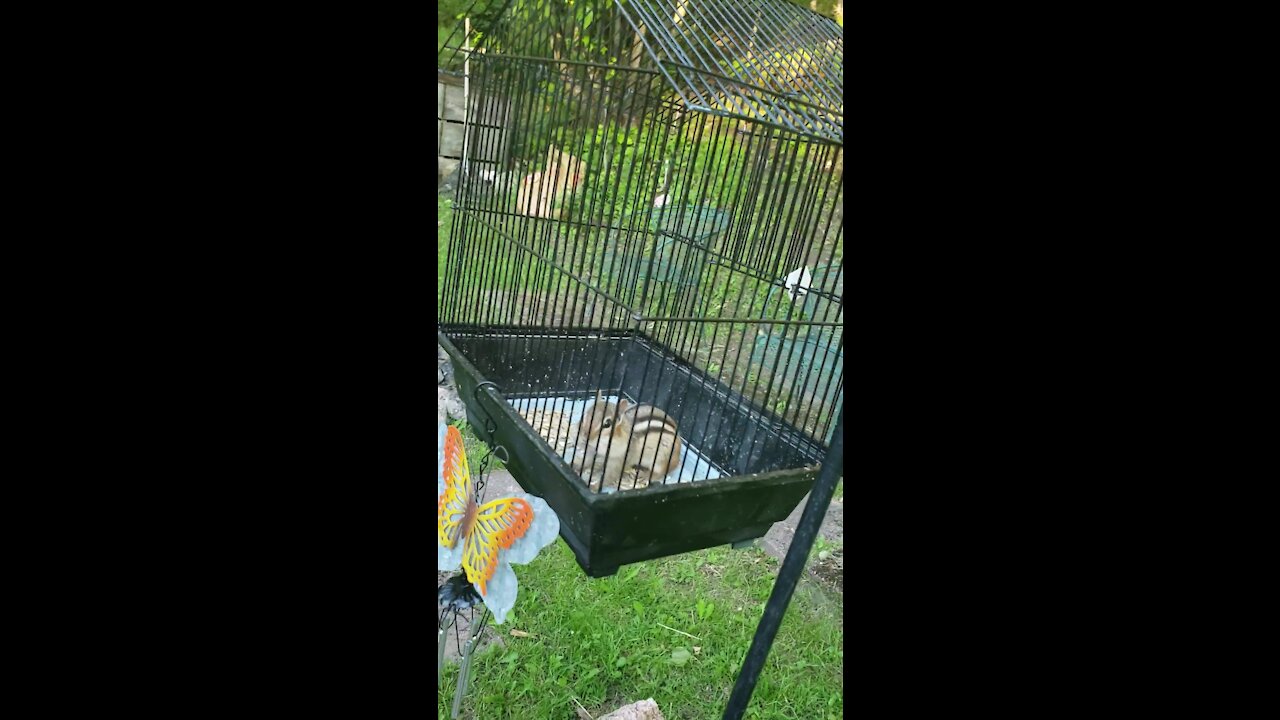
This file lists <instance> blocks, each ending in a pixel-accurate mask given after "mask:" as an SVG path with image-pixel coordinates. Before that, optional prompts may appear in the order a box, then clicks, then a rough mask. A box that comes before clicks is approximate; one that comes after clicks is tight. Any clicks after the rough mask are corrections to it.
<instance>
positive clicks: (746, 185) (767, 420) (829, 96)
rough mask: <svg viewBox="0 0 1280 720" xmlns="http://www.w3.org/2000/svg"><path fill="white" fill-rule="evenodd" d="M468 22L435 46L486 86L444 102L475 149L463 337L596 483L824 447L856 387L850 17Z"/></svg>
mask: <svg viewBox="0 0 1280 720" xmlns="http://www.w3.org/2000/svg"><path fill="white" fill-rule="evenodd" d="M470 17H471V28H472V31H471V33H470V34H469V35H468V34H466V33H463V32H458V33H456V34H455V36H454V37H451V38H450V40H449V41H448V42H446V43H445V46H444V49H443V50H442V51H441V53H440V55H439V58H438V64H439V69H440V76H441V78H450V80H449V83H450V92H453V91H456V89H457V81H456V79H454V78H464V79H465V86H466V87H465V88H464V92H466V94H467V98H466V113H465V118H463V119H461V120H459V119H458V118H456V117H446V115H447V113H446V112H444V111H441V113H440V117H439V118H438V120H439V121H440V123H441V127H442V128H443V127H444V126H445V125H446V124H449V125H451V126H459V127H460V130H461V132H460V137H461V144H462V146H463V147H462V152H461V153H460V154H458V155H456V156H455V157H457V158H459V159H461V160H462V162H461V164H460V165H459V167H458V172H457V186H456V191H455V197H454V205H453V213H454V216H453V224H452V229H451V232H450V234H449V236H448V239H447V249H446V248H442V250H444V252H445V263H444V271H443V272H442V274H441V280H440V285H439V287H438V300H439V308H440V310H439V317H438V324H439V327H440V331H441V333H442V334H444V335H445V336H446V337H448V338H449V339H450V340H451V341H452V342H453V344H454V345H455V346H456V347H457V348H458V349H459V350H460V351H461V352H462V353H463V354H465V355H467V356H468V359H469V361H470V362H471V363H473V364H474V365H475V366H476V367H477V368H478V369H479V370H480V372H481V373H483V374H484V375H485V377H488V378H489V379H490V380H492V381H493V382H495V383H496V385H497V386H498V387H500V388H501V391H502V396H503V398H505V399H506V400H507V401H508V402H510V404H511V405H512V407H513V408H515V409H516V410H517V411H518V412H519V413H520V416H521V417H523V418H524V420H525V421H526V422H528V423H529V425H530V427H531V429H532V430H533V431H534V432H536V433H538V435H539V436H540V437H541V438H542V439H543V440H544V441H545V442H546V443H547V445H548V446H549V447H550V448H552V449H554V451H555V452H556V453H557V454H559V455H560V456H562V457H563V458H564V459H565V460H566V462H568V463H570V464H571V466H572V467H573V468H574V470H575V471H577V472H579V474H580V476H581V478H585V480H582V479H579V481H580V482H584V483H586V484H587V485H588V487H589V488H590V489H591V490H593V491H597V492H603V493H613V492H624V491H628V490H634V489H640V488H643V487H645V486H647V485H650V484H662V485H669V484H673V483H675V484H680V483H692V482H697V481H699V480H705V479H709V478H716V477H727V476H744V475H748V476H749V475H760V474H762V473H768V472H775V471H782V470H789V469H795V468H801V467H809V468H811V467H812V466H813V465H815V464H816V463H817V462H819V460H820V459H821V457H822V451H823V449H824V447H825V445H826V444H827V442H828V441H829V439H830V433H831V431H832V429H833V424H834V421H835V416H836V412H837V409H838V407H839V406H840V404H841V403H843V390H844V364H843V359H844V333H843V329H844V242H843V228H844V223H843V207H842V204H843V197H842V195H843V188H844V170H843V111H844V100H843V86H844V71H843V54H844V50H843V46H844V40H843V30H842V29H841V28H840V27H838V26H837V25H836V24H835V23H834V22H832V21H831V20H829V19H827V18H824V17H822V16H820V15H817V14H816V13H813V12H811V11H809V10H806V9H804V8H800V7H797V6H795V5H792V4H790V3H787V2H785V0H693V1H679V0H625V1H622V0H618V1H616V2H604V1H600V0H570V1H569V2H566V1H565V0H507V1H505V2H494V3H492V4H489V3H477V4H476V6H474V7H473V8H472V11H471V13H470ZM441 105H444V103H443V101H442V102H441ZM446 121H447V122H446ZM444 146H445V141H444V139H443V130H442V134H441V135H440V136H438V146H437V149H438V155H441V156H442V157H443V156H444V155H445V147H444ZM441 242H442V243H443V242H445V241H443V240H442V241H441ZM597 393H598V397H599V399H600V401H601V402H602V403H603V402H606V401H609V402H612V403H614V406H613V407H612V408H610V411H609V412H608V413H603V412H592V413H589V409H590V407H591V405H592V403H593V402H595V401H596V399H597ZM651 408H657V409H659V410H660V411H661V412H657V413H655V412H654V411H653V410H652V409H651ZM623 410H627V412H623ZM672 431H674V432H672ZM672 435H674V436H675V437H678V438H679V440H680V442H679V443H672V442H671V441H670V436H672ZM615 443H616V444H617V445H615ZM637 447H638V448H639V449H638V450H637ZM620 448H625V449H620ZM663 453H665V459H663V458H662V457H659V456H660V455H662V454H663ZM619 463H620V464H621V465H622V468H621V469H620V470H619V469H615V467H614V466H615V465H617V464H619Z"/></svg>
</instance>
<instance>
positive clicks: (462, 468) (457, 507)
mask: <svg viewBox="0 0 1280 720" xmlns="http://www.w3.org/2000/svg"><path fill="white" fill-rule="evenodd" d="M441 428H442V432H443V436H442V437H443V440H442V441H438V444H439V445H440V448H439V450H438V454H439V458H440V465H439V473H438V478H437V483H436V485H437V488H439V490H440V496H439V499H438V501H437V506H436V535H437V540H438V542H437V543H436V546H437V553H436V567H437V569H438V570H439V571H441V572H450V571H453V570H457V569H458V567H459V566H460V564H461V562H462V556H463V555H464V554H465V553H464V545H465V543H463V542H460V541H461V540H462V538H461V535H462V524H463V520H464V519H465V518H466V514H467V506H468V504H470V503H473V502H475V485H474V483H473V482H472V479H471V468H470V467H469V466H468V465H467V453H466V451H465V450H464V449H463V447H462V433H460V432H458V428H456V427H452V426H449V427H447V428H446V427H445V426H444V425H443V424H442V425H441Z"/></svg>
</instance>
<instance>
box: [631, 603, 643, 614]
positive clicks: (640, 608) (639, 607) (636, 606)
mask: <svg viewBox="0 0 1280 720" xmlns="http://www.w3.org/2000/svg"><path fill="white" fill-rule="evenodd" d="M631 609H633V610H635V611H636V614H637V615H644V606H643V605H641V604H640V603H638V602H633V603H631Z"/></svg>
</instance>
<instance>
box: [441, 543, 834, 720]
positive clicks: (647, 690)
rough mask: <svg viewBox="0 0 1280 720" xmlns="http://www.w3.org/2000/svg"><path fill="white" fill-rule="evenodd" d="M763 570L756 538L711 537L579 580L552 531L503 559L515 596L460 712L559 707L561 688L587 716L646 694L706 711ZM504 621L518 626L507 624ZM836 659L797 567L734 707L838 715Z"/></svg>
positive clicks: (529, 714)
mask: <svg viewBox="0 0 1280 720" xmlns="http://www.w3.org/2000/svg"><path fill="white" fill-rule="evenodd" d="M776 572H777V563H776V562H775V561H774V560H773V559H772V558H770V557H768V556H767V555H765V554H764V553H763V552H762V551H760V550H757V549H747V550H730V549H728V548H713V549H710V550H704V551H700V552H694V553H687V554H684V555H678V556H675V557H670V558H664V559H661V560H655V561H651V562H646V563H641V564H637V565H630V566H626V567H624V568H623V569H622V570H621V571H620V572H619V574H618V575H615V576H614V577H611V578H604V579H599V580H591V579H588V578H586V576H585V575H584V574H583V573H582V570H581V569H580V568H579V567H578V564H577V562H576V561H575V560H574V558H573V553H572V552H571V551H570V550H569V548H568V546H566V545H565V544H564V542H563V541H562V540H557V541H556V543H555V544H554V545H552V546H550V547H548V548H546V549H545V550H543V552H542V554H541V555H540V556H539V557H538V558H537V559H536V560H534V562H533V563H532V564H530V565H528V566H517V568H516V573H517V575H518V576H519V579H520V594H519V598H518V600H517V602H516V607H515V610H514V612H513V613H512V614H511V615H510V616H508V618H507V622H506V624H504V625H501V626H494V628H495V630H496V631H498V633H500V635H501V637H502V642H503V644H504V646H505V647H497V646H496V645H495V644H491V645H489V646H488V647H487V648H486V649H485V650H483V651H481V652H479V653H477V655H476V656H475V657H474V659H473V660H472V682H471V685H470V687H469V688H468V693H467V699H466V700H464V704H463V707H464V713H463V716H464V717H475V718H485V719H486V720H488V719H490V718H493V719H495V720H496V719H497V718H512V719H515V718H519V719H520V720H531V719H534V718H537V719H539V720H541V719H543V718H546V719H548V720H560V719H562V718H563V719H564V720H572V719H573V718H576V717H577V715H576V714H575V708H576V707H577V706H576V705H575V700H576V701H577V702H579V703H581V704H582V705H583V706H584V707H585V708H586V709H587V710H588V711H589V712H590V713H591V714H592V715H593V716H597V717H598V716H600V715H602V714H604V713H606V712H609V711H611V710H613V709H616V708H617V707H618V706H620V705H624V704H627V703H631V702H636V701H638V700H643V699H645V698H649V697H652V698H653V699H654V700H655V701H656V702H657V703H658V706H659V707H660V708H661V709H662V712H663V714H664V715H665V716H666V717H667V718H668V719H669V720H694V719H697V720H703V719H706V718H719V717H720V716H721V714H722V713H723V711H724V706H725V703H726V702H727V701H728V698H729V693H730V691H731V690H732V688H733V683H734V681H735V679H736V677H737V671H738V668H739V664H740V663H741V662H742V660H743V658H744V657H745V655H746V652H747V648H748V647H749V646H750V644H751V639H752V636H753V634H754V633H755V629H756V625H757V623H759V621H760V617H761V615H762V613H763V610H764V604H765V601H766V600H767V599H768V597H769V593H770V591H771V590H772V587H773V581H774V573H776ZM663 625H665V626H667V627H663ZM668 628H675V630H680V631H682V632H685V633H689V634H690V635H695V636H697V639H693V638H690V637H686V636H685V635H682V634H680V633H678V632H675V631H673V630H670V629H668ZM513 629H515V630H520V631H523V632H526V633H531V635H532V636H531V637H513V636H511V635H510V631H511V630H513ZM843 673H844V629H843V626H842V620H841V618H840V609H839V607H838V606H836V605H834V601H833V600H831V599H830V598H828V596H826V595H825V594H823V592H822V591H821V590H820V589H819V588H818V587H817V586H816V585H814V584H812V583H811V582H810V581H809V580H808V579H806V580H805V581H803V582H802V584H801V586H800V588H799V589H798V591H797V593H796V596H795V598H794V599H793V601H792V603H791V607H790V608H789V609H788V612H787V615H786V617H785V619H784V621H783V625H782V629H781V632H780V633H779V634H778V637H777V640H776V641H775V643H774V646H773V651H772V652H771V653H770V656H769V660H768V662H767V664H766V666H765V670H764V672H763V674H762V675H761V678H760V683H759V685H757V687H756V691H755V694H754V696H753V699H752V703H751V708H750V710H749V711H748V713H747V717H751V718H761V719H763V718H779V719H781V718H796V719H799V718H804V719H805V720H822V719H824V718H840V717H843V715H844V680H843ZM456 680H457V666H456V665H450V666H449V667H448V668H447V669H446V671H445V683H444V687H443V688H442V689H441V690H440V694H439V698H438V700H437V715H438V717H440V718H447V717H449V709H450V706H451V704H452V699H453V692H454V689H455V687H456V685H455V683H456Z"/></svg>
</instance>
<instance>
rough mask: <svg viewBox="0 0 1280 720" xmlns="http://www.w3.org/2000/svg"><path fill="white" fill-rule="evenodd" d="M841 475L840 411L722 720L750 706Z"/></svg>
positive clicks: (736, 717) (738, 716)
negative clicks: (819, 469) (825, 453)
mask: <svg viewBox="0 0 1280 720" xmlns="http://www.w3.org/2000/svg"><path fill="white" fill-rule="evenodd" d="M843 474H844V408H843V407H842V408H840V415H839V416H838V418H837V419H836V429H835V434H834V435H833V436H832V438H831V445H830V449H828V450H827V456H826V458H825V459H824V460H823V462H822V470H821V471H820V472H819V473H818V480H817V482H816V483H814V485H813V491H812V492H811V493H810V495H809V504H808V505H805V508H804V514H803V515H801V516H800V525H799V527H797V528H796V535H795V538H793V539H792V540H791V548H790V549H789V550H787V557H786V559H785V560H783V562H782V569H781V570H779V571H778V579H777V581H776V582H774V584H773V593H772V594H771V595H770V596H769V603H768V604H767V605H765V608H764V617H762V618H760V624H759V625H758V626H757V627H756V635H755V637H754V638H753V639H752V640H751V649H750V650H748V651H747V659H746V662H744V663H743V664H742V670H741V671H740V672H739V673H738V680H737V682H736V683H735V684H734V686H733V694H732V695H730V696H729V704H728V705H727V706H726V707H725V710H724V720H742V715H743V713H745V712H746V711H747V706H748V705H749V704H750V703H751V694H752V693H754V692H755V689H756V683H757V682H759V680H760V671H761V670H763V669H764V663H765V661H766V660H768V659H769V651H770V650H771V649H772V648H773V641H774V639H775V638H777V637H778V629H779V628H780V627H781V626H782V618H783V616H784V615H786V614H787V607H788V606H789V605H790V604H791V597H792V596H793V595H794V594H795V591H796V585H797V584H798V583H799V582H800V576H801V575H802V574H803V573H804V566H805V563H807V562H808V560H809V551H810V550H811V549H813V544H814V542H816V541H817V539H818V528H819V527H821V525H822V518H823V517H824V516H825V515H826V514H827V508H828V507H829V506H830V505H831V498H832V496H834V495H835V492H836V482H837V481H839V479H840V477H841V476H842V475H843Z"/></svg>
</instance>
